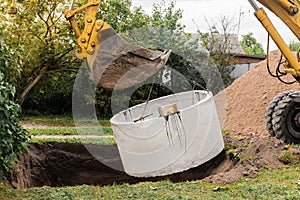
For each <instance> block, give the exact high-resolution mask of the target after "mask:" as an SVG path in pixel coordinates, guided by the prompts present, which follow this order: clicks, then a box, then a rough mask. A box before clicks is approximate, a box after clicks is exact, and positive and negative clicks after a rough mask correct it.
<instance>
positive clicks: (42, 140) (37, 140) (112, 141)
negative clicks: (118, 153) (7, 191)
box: [0, 138, 116, 200]
mask: <svg viewBox="0 0 300 200" xmlns="http://www.w3.org/2000/svg"><path fill="white" fill-rule="evenodd" d="M47 142H66V143H79V144H97V145H113V144H116V140H115V138H64V139H61V138H31V139H30V140H29V143H39V144H41V143H47ZM0 200H1V199H0Z"/></svg>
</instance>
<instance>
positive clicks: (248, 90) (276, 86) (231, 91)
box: [215, 51, 300, 136]
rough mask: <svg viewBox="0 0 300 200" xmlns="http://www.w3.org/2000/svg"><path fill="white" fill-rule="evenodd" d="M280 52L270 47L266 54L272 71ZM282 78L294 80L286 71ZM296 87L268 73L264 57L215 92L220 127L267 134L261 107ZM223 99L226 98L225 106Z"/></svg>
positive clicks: (232, 130) (235, 131) (263, 108)
mask: <svg viewBox="0 0 300 200" xmlns="http://www.w3.org/2000/svg"><path fill="white" fill-rule="evenodd" d="M280 55H281V53H280V51H273V52H271V54H270V68H271V71H272V72H273V73H274V71H275V69H276V66H277V64H278V61H279V59H280ZM283 79H284V80H286V81H294V78H293V77H292V76H290V75H288V76H286V78H283ZM299 89H300V87H299V83H295V84H292V85H287V84H284V83H281V82H280V81H279V80H278V79H277V78H274V77H272V76H270V74H269V73H268V70H267V62H266V61H262V62H260V63H258V64H257V65H256V66H255V67H254V68H252V69H251V70H250V71H249V72H247V73H246V74H244V75H243V76H241V77H240V78H238V79H236V80H235V81H234V82H233V83H232V84H231V85H230V86H229V87H227V88H226V89H225V90H223V91H222V92H221V93H219V94H218V95H216V96H215V101H216V105H217V110H218V115H219V118H220V121H221V122H222V128H223V129H225V130H230V131H231V132H232V133H233V134H236V133H243V134H246V135H250V134H257V135H260V136H268V135H269V133H268V131H267V129H266V122H265V110H266V108H267V107H268V104H269V102H270V101H271V100H272V99H273V98H274V97H275V96H277V95H278V94H279V93H282V92H285V91H288V90H299ZM224 98H225V100H224ZM224 102H226V105H225V109H224ZM224 111H225V112H224Z"/></svg>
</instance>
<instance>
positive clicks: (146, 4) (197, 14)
mask: <svg viewBox="0 0 300 200" xmlns="http://www.w3.org/2000/svg"><path fill="white" fill-rule="evenodd" d="M165 1H166V2H170V1H171V0H165ZM159 2H161V0H132V3H133V7H137V6H142V8H143V10H144V11H145V12H146V13H151V10H152V5H153V4H154V3H159ZM258 5H259V7H262V6H261V5H260V4H259V3H258ZM176 8H180V9H182V10H183V19H182V21H181V22H182V23H183V24H184V25H185V26H186V28H185V31H186V32H190V33H195V32H196V31H197V26H198V27H199V29H200V31H201V32H207V31H208V24H207V21H208V22H209V24H212V23H218V22H219V20H220V18H221V17H222V16H225V17H227V18H228V19H233V20H234V23H236V24H240V26H239V29H238V28H236V31H235V32H236V33H238V34H239V38H240V39H241V38H242V35H245V34H248V33H253V36H254V37H255V38H256V39H257V41H258V42H259V43H261V44H262V45H263V47H264V49H265V50H266V47H267V32H266V30H265V29H264V28H263V26H262V25H261V24H260V22H259V21H258V20H257V19H256V17H255V16H254V14H253V13H254V10H253V8H252V7H251V5H250V4H249V2H248V1H247V0H177V1H176ZM266 10H267V9H266ZM267 13H268V15H269V17H270V18H271V20H272V22H273V24H274V25H275V27H276V28H277V29H278V31H279V33H280V34H281V35H282V37H283V38H284V40H285V41H286V43H290V42H292V41H298V40H297V38H296V37H295V36H294V35H293V33H292V32H291V31H290V30H289V29H288V28H287V27H286V26H285V24H283V23H282V22H281V20H280V19H279V18H277V17H276V16H275V15H274V14H273V13H271V12H268V11H267ZM239 22H240V23H239ZM195 23H196V24H197V25H195ZM275 49H278V48H277V47H276V45H275V43H274V42H271V44H270V50H275Z"/></svg>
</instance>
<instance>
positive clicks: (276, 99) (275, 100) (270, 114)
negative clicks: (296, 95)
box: [265, 90, 295, 137]
mask: <svg viewBox="0 0 300 200" xmlns="http://www.w3.org/2000/svg"><path fill="white" fill-rule="evenodd" d="M292 92H295V91H292V90H291V91H286V92H283V93H280V94H278V95H277V96H276V97H274V98H273V100H272V101H270V103H269V106H268V107H267V109H266V114H265V117H266V124H267V130H268V131H269V133H270V135H271V136H273V137H275V136H276V134H275V131H274V129H273V124H272V120H273V113H274V110H275V108H276V106H277V105H278V102H279V101H281V100H282V98H284V97H285V96H287V95H288V94H290V93H292Z"/></svg>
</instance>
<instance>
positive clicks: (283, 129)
mask: <svg viewBox="0 0 300 200" xmlns="http://www.w3.org/2000/svg"><path fill="white" fill-rule="evenodd" d="M248 1H249V3H250V4H251V5H252V7H253V8H254V10H255V13H254V14H255V16H256V17H257V19H258V20H259V21H260V22H261V24H262V25H263V27H264V28H265V29H266V31H267V32H268V34H269V36H271V38H272V39H273V41H274V42H275V43H276V45H277V46H278V48H279V49H280V51H281V52H282V54H283V56H284V57H285V61H283V62H282V63H279V64H278V67H277V69H276V74H272V73H271V70H270V69H269V72H270V74H271V76H273V77H277V78H278V79H279V80H280V81H281V82H283V83H287V84H293V83H296V84H297V83H298V84H299V82H300V64H299V60H300V57H299V52H300V51H299V50H298V53H297V56H294V54H293V52H292V51H291V50H290V49H289V47H288V45H287V44H286V43H285V41H284V40H283V38H282V37H281V35H280V34H279V32H278V31H277V29H276V28H275V26H274V25H273V24H272V22H271V20H270V19H269V17H268V15H267V13H266V12H265V10H264V9H263V8H259V7H258V5H257V4H256V2H255V0H248ZM257 1H258V2H260V3H261V4H262V5H264V6H265V7H267V8H268V9H269V10H270V11H271V12H273V13H274V14H276V15H277V16H278V17H279V18H280V19H281V20H282V21H283V22H284V23H285V24H286V25H287V26H288V27H289V29H290V30H291V31H292V32H293V33H294V34H295V36H296V37H297V38H298V39H299V40H300V12H299V9H300V2H299V0H257ZM267 63H268V56H267ZM281 64H282V66H283V70H280V69H279V67H280V66H281ZM267 67H268V68H269V66H267ZM285 75H292V76H293V77H294V78H295V81H294V82H285V81H283V79H282V78H281V77H283V76H285ZM266 122H267V129H268V131H269V132H270V134H271V136H275V137H277V138H280V139H283V140H284V141H285V142H287V143H300V91H287V92H284V93H281V94H278V96H276V97H275V98H274V99H273V100H272V101H271V102H270V104H269V106H268V108H267V109H266Z"/></svg>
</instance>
